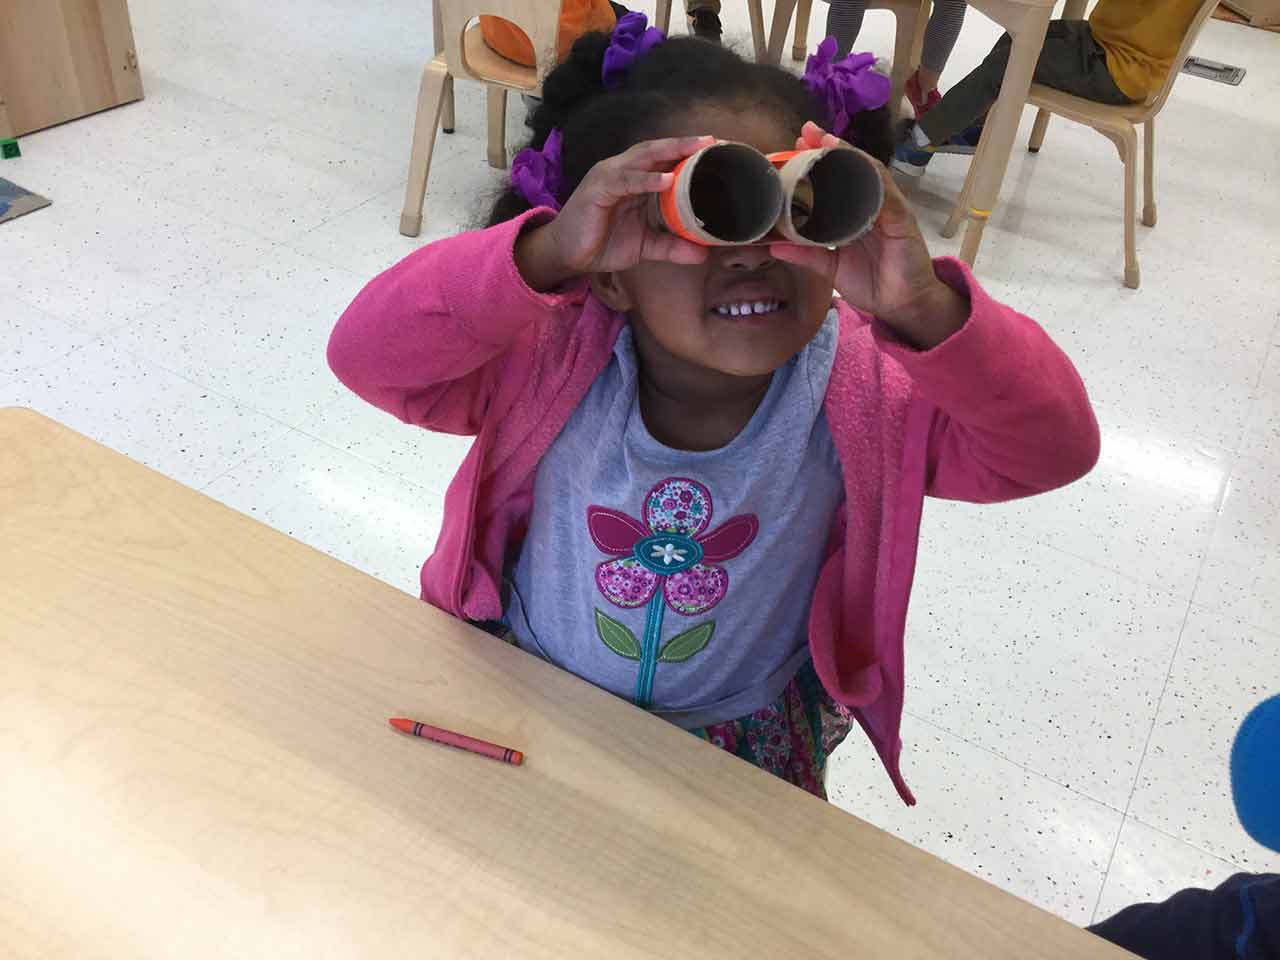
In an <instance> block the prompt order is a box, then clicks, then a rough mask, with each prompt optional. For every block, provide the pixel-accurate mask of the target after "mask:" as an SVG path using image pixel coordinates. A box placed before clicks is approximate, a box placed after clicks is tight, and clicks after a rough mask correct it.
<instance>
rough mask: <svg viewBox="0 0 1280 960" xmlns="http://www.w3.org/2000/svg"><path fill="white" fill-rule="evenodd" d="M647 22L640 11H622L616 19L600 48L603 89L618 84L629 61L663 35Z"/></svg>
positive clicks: (627, 71) (642, 54) (647, 49)
mask: <svg viewBox="0 0 1280 960" xmlns="http://www.w3.org/2000/svg"><path fill="white" fill-rule="evenodd" d="M648 24H649V20H648V18H647V17H646V16H645V15H644V14H643V13H628V14H624V15H623V16H622V17H621V18H620V19H619V20H618V25H617V26H616V27H614V29H613V39H612V40H611V41H610V42H609V49H608V50H606V51H605V52H604V69H603V70H601V71H600V79H601V81H602V82H603V83H604V88H605V89H606V90H612V89H613V88H614V87H617V86H620V85H621V84H622V81H624V80H625V79H626V78H627V74H628V73H629V72H630V71H631V65H632V64H633V63H634V62H635V61H636V60H637V59H638V58H640V57H643V56H644V55H645V54H646V53H648V52H649V51H650V50H652V49H653V48H654V47H656V46H657V45H658V44H660V43H661V42H662V41H663V40H665V39H667V36H666V34H664V33H663V32H662V31H661V30H659V29H658V28H657V27H649V26H648ZM646 27H648V29H645V28H646Z"/></svg>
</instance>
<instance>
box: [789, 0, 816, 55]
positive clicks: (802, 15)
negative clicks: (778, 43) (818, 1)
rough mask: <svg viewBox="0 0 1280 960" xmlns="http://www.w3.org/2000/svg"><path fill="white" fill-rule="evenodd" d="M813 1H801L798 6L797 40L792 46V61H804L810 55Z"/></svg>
mask: <svg viewBox="0 0 1280 960" xmlns="http://www.w3.org/2000/svg"><path fill="white" fill-rule="evenodd" d="M812 13H813V0H800V2H799V3H798V4H797V5H796V38H795V41H794V42H793V43H792V44H791V59H792V60H803V59H804V58H805V57H806V56H808V53H809V16H810V14H812Z"/></svg>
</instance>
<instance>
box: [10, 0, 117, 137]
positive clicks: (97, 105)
mask: <svg viewBox="0 0 1280 960" xmlns="http://www.w3.org/2000/svg"><path fill="white" fill-rule="evenodd" d="M141 99H142V77H141V76H140V75H139V73H138V56H137V52H136V50H135V48H134V44H133V29H132V27H131V25H130V23H129V6H128V4H127V2H126V0H0V139H7V138H10V137H19V136H22V135H23V134H25V133H30V132H31V131H32V130H42V129H44V128H45V127H51V126H53V125H54V124H56V123H63V122H65V121H67V120H74V119H76V118H77V117H83V116H85V115H86V114H90V113H97V112H98V111H99V110H106V109H107V108H108V107H116V106H119V105H120V104H122V103H128V102H129V101H131V100H141Z"/></svg>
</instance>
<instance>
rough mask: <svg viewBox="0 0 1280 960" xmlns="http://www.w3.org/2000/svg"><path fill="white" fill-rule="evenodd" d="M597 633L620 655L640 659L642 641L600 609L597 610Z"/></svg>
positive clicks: (607, 645) (606, 644) (630, 658)
mask: <svg viewBox="0 0 1280 960" xmlns="http://www.w3.org/2000/svg"><path fill="white" fill-rule="evenodd" d="M596 633H598V634H599V635H600V639H601V640H603V641H604V645H605V646H606V647H608V648H609V649H610V650H612V651H613V652H614V653H616V654H617V655H618V656H620V657H626V658H627V659H628V660H639V659H640V641H639V640H637V639H636V636H635V634H634V633H632V632H631V631H630V630H628V629H627V628H626V627H624V626H623V625H622V624H620V623H619V622H618V621H617V620H615V619H613V617H610V616H606V615H605V614H603V613H601V612H600V611H599V610H597V611H596Z"/></svg>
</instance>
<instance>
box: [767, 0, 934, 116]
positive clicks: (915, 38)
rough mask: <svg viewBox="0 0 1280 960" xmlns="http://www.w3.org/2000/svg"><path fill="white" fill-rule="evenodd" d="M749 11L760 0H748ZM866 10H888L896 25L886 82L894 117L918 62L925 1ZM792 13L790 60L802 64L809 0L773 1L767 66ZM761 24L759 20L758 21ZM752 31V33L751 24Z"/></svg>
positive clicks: (881, 2)
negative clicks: (911, 72)
mask: <svg viewBox="0 0 1280 960" xmlns="http://www.w3.org/2000/svg"><path fill="white" fill-rule="evenodd" d="M748 2H749V3H750V4H751V5H752V6H753V7H759V6H760V0H748ZM867 9H868V10H889V11H891V12H892V13H893V16H894V20H895V21H896V24H895V29H894V35H893V65H892V67H891V69H890V79H891V80H892V81H893V88H892V91H891V92H890V94H889V109H890V111H891V112H892V113H893V114H894V116H897V114H898V111H899V110H900V109H901V105H902V96H903V94H904V93H905V92H906V87H907V77H908V76H909V74H910V71H911V70H912V69H913V68H914V66H915V64H916V62H917V61H918V60H919V58H920V44H921V41H922V39H923V37H924V25H925V23H926V22H927V21H928V19H929V0H867ZM793 10H794V12H795V21H796V27H795V38H794V39H793V40H792V42H791V59H792V60H797V61H799V60H804V58H805V57H806V56H808V54H809V19H810V16H811V15H812V13H813V0H776V2H775V4H774V8H773V29H772V31H771V32H770V34H769V38H768V41H767V53H766V55H767V56H768V57H769V62H771V63H778V62H779V61H780V60H781V59H782V48H783V47H784V46H785V45H786V40H787V29H788V27H789V26H790V24H791V15H792V11H793ZM762 22H763V19H762ZM752 23H753V29H754V20H753V21H752Z"/></svg>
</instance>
